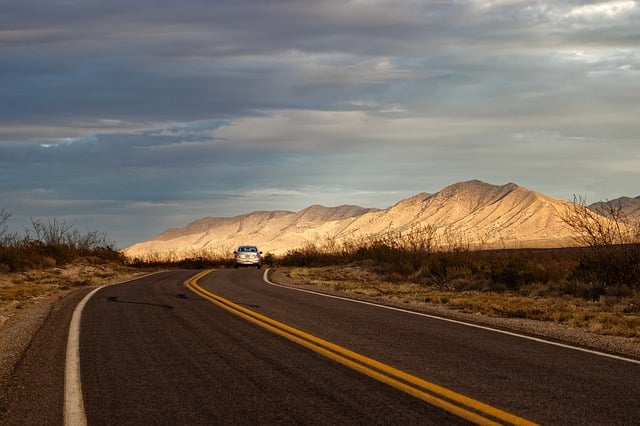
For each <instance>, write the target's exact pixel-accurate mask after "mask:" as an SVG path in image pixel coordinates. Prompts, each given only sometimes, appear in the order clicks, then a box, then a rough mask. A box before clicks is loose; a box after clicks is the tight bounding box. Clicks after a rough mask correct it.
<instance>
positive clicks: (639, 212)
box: [589, 196, 640, 222]
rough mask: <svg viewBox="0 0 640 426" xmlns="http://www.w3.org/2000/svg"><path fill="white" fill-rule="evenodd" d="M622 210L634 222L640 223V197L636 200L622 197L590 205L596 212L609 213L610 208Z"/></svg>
mask: <svg viewBox="0 0 640 426" xmlns="http://www.w3.org/2000/svg"><path fill="white" fill-rule="evenodd" d="M610 207H613V208H614V209H618V208H619V209H620V212H621V213H622V215H623V216H625V217H626V218H627V219H628V220H630V221H632V222H640V196H638V197H635V198H630V197H620V198H616V199H615V200H610V201H599V202H597V203H593V204H590V205H589V208H590V209H591V210H593V211H595V212H600V213H602V212H607V211H609V208H610Z"/></svg>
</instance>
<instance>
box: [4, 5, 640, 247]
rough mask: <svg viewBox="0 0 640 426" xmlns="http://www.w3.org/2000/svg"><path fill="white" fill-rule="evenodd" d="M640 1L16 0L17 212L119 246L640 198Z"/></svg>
mask: <svg viewBox="0 0 640 426" xmlns="http://www.w3.org/2000/svg"><path fill="white" fill-rule="evenodd" d="M638 117H640V2H638V1H630V0H614V1H567V0H553V1H545V0H540V1H519V0H495V1H484V0H470V1H462V0H450V1H431V0H423V1H411V0H409V1H402V0H351V1H349V0H309V1H306V0H299V1H286V0H282V1H271V0H250V1H241V0H230V1H227V0H224V1H222V0H221V1H216V0H153V1H152V0H109V1H105V0H28V1H25V0H0V210H2V209H4V210H5V211H8V212H9V213H11V215H12V216H11V218H10V219H9V221H8V224H9V226H10V229H17V230H19V231H21V230H23V229H24V227H28V224H30V223H31V222H30V221H31V219H37V220H41V221H47V220H51V219H56V220H59V221H64V222H65V223H67V224H71V225H73V226H75V227H76V228H77V229H79V230H80V231H82V232H84V231H100V232H104V233H106V234H107V236H108V238H109V239H111V240H112V241H114V242H115V243H116V245H117V246H118V247H120V248H124V247H127V246H128V245H131V244H133V243H135V242H139V241H144V240H147V239H150V238H151V237H153V236H155V235H157V234H159V233H160V232H162V231H163V230H165V229H167V228H169V227H177V226H185V225H186V224H188V223H190V222H191V221H193V220H196V219H198V218H201V217H206V216H235V215H239V214H245V213H250V212H253V211H257V210H289V211H298V210H301V209H303V208H305V207H308V206H310V205H313V204H321V205H325V206H338V205H342V204H354V205H359V206H363V207H377V208H386V207H389V206H391V205H393V204H395V203H396V202H398V201H400V200H402V199H403V198H406V197H409V196H412V195H415V194H417V193H420V192H429V193H435V192H437V191H439V190H441V189H443V188H444V187H446V186H449V185H451V184H454V183H457V182H461V181H466V180H471V179H479V180H482V181H484V182H487V183H491V184H496V185H503V184H506V183H509V182H513V183H516V184H518V185H521V186H524V187H526V188H528V189H531V190H534V191H538V192H541V193H543V194H545V195H549V196H552V197H557V198H561V199H567V200H572V199H573V197H574V195H579V196H582V197H585V198H586V199H587V201H588V202H595V201H599V200H611V199H615V198H617V197H620V196H631V197H635V196H638V195H640V185H639V183H640V119H639V118H638Z"/></svg>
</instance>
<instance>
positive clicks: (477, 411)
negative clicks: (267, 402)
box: [184, 270, 535, 425]
mask: <svg viewBox="0 0 640 426" xmlns="http://www.w3.org/2000/svg"><path fill="white" fill-rule="evenodd" d="M210 272H212V270H206V271H203V272H200V273H199V274H197V275H195V276H194V277H192V278H190V279H188V280H187V281H185V283H184V285H185V286H186V287H187V288H189V289H190V290H191V291H193V292H194V293H196V294H198V295H200V296H201V297H203V298H205V299H207V300H209V301H210V302H212V303H214V304H216V305H217V306H219V307H221V308H223V309H225V310H227V311H229V312H231V313H233V314H235V315H237V316H240V317H241V318H244V319H246V320H248V321H250V322H252V323H253V324H256V325H259V326H260V327H263V328H265V329H267V330H269V331H272V332H274V333H276V334H278V335H280V336H282V337H285V338H287V339H289V340H291V341H293V342H295V343H298V344H300V345H302V346H304V347H306V348H309V349H311V350H313V351H315V352H317V353H319V354H321V355H324V356H326V357H328V358H330V359H332V360H334V361H336V362H339V363H340V364H343V365H345V366H347V367H349V368H352V369H354V370H356V371H358V372H360V373H363V374H365V375H367V376H369V377H371V378H374V379H376V380H378V381H380V382H383V383H386V384H388V385H390V386H393V387H394V388H396V389H398V390H401V391H403V392H405V393H407V394H409V395H412V396H414V397H416V398H419V399H421V400H423V401H425V402H427V403H429V404H431V405H433V406H436V407H439V408H441V409H443V410H445V411H447V412H449V413H451V414H454V415H456V416H458V417H461V418H464V419H466V420H468V421H470V422H473V423H475V424H479V425H498V424H513V425H534V424H535V423H533V422H530V421H529V420H526V419H523V418H521V417H518V416H516V415H513V414H510V413H507V412H505V411H502V410H500V409H498V408H495V407H492V406H490V405H487V404H484V403H482V402H480V401H477V400H475V399H472V398H469V397H467V396H464V395H461V394H459V393H456V392H454V391H452V390H449V389H447V388H443V387H441V386H438V385H436V384H434V383H431V382H428V381H426V380H424V379H421V378H419V377H416V376H413V375H411V374H409V373H406V372H404V371H401V370H398V369H396V368H394V367H391V366H390V365H387V364H384V363H382V362H379V361H376V360H374V359H371V358H368V357H366V356H363V355H360V354H358V353H356V352H353V351H350V350H349V349H346V348H343V347H341V346H338V345H336V344H334V343H331V342H328V341H326V340H323V339H321V338H319V337H316V336H314V335H312V334H309V333H305V332H303V331H301V330H298V329H296V328H293V327H291V326H289V325H287V324H284V323H281V322H278V321H276V320H274V319H271V318H269V317H266V316H264V315H261V314H259V313H257V312H255V311H252V310H250V309H247V308H245V307H242V306H240V305H238V304H236V303H233V302H231V301H230V300H228V299H225V298H223V297H221V296H218V295H216V294H214V293H211V292H210V291H208V290H205V289H204V288H202V287H200V285H198V280H199V279H200V278H202V277H204V276H205V275H207V274H209V273H210Z"/></svg>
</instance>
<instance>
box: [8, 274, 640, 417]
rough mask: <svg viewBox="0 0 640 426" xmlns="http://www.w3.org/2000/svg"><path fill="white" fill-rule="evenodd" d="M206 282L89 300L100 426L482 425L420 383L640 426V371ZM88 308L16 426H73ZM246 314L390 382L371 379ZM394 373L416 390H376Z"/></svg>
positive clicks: (40, 351) (52, 320) (170, 281)
mask: <svg viewBox="0 0 640 426" xmlns="http://www.w3.org/2000/svg"><path fill="white" fill-rule="evenodd" d="M197 272H199V271H173V272H165V273H159V274H155V275H151V276H148V277H144V278H141V279H138V280H135V281H131V282H128V283H123V284H118V285H113V286H108V287H105V288H102V289H100V290H99V291H98V292H97V293H95V294H94V295H93V296H92V297H91V298H90V299H89V300H88V302H87V304H86V306H85V307H84V310H83V313H82V320H81V327H80V339H79V343H80V346H79V347H80V352H79V356H80V377H81V385H82V401H83V403H84V412H85V414H86V419H87V422H88V424H89V425H103V424H104V425H106V424H109V425H123V424H128V425H130V424H145V425H150V424H172V425H175V424H189V425H199V424H202V425H204V424H265V425H266V424H269V425H270V424H367V425H370V424H385V425H388V424H403V425H405V424H464V423H467V420H465V419H463V418H461V417H460V416H459V414H456V412H455V410H453V412H452V410H446V409H442V407H441V406H438V404H435V405H433V404H431V403H427V402H425V401H424V400H423V399H421V398H420V392H421V391H420V392H418V391H416V392H417V393H416V394H413V395H412V394H411V393H412V389H413V385H411V384H410V383H413V382H412V380H413V379H411V378H417V379H419V380H421V381H423V382H426V383H427V386H430V387H435V388H437V389H444V391H442V392H445V393H441V395H443V394H444V395H445V396H446V395H453V396H452V397H450V398H449V400H450V401H454V402H457V401H458V400H459V399H464V400H465V401H467V402H466V403H465V404H463V405H464V406H465V407H467V408H468V407H470V406H473V404H476V403H477V404H480V405H481V407H489V408H495V410H496V412H499V413H507V414H509V415H512V416H513V417H512V419H516V420H518V421H519V420H522V421H525V420H528V421H531V422H537V423H542V424H558V425H570V424H581V425H585V424H619V425H627V424H628V425H637V424H640V380H639V379H640V365H639V364H637V363H633V362H627V361H625V360H620V359H614V358H609V357H605V356H600V355H597V354H592V353H586V352H582V351H577V350H573V349H570V348H564V347H559V346H554V345H550V344H547V343H543V342H536V341H532V340H528V339H523V338H520V337H514V336H510V335H505V334H502V333H498V332H495V331H490V330H484V329H478V328H474V327H469V326H465V325H461V324H456V323H451V322H446V321H442V320H438V319H433V318H428V317H425V316H419V315H415V314H411V313H407V312H401V311H396V310H389V309H383V308H380V307H375V306H370V305H365V304H360V303H355V302H350V301H345V300H339V299H335V298H328V297H324V296H320V295H315V294H310V293H305V292H300V291H295V290H291V289H287V288H282V287H278V286H274V285H270V284H268V283H267V282H265V281H264V280H263V271H259V270H256V269H240V270H232V269H222V270H218V271H214V272H213V273H210V274H207V275H204V276H202V277H200V278H199V279H198V280H197V286H198V288H199V289H201V292H194V291H192V290H191V289H189V288H187V287H186V286H185V284H184V283H185V281H187V280H188V279H189V278H191V277H193V276H194V275H195V274H196V273H197ZM192 288H193V287H192ZM85 294H86V292H85ZM208 294H211V295H215V297H220V298H223V299H221V300H227V301H230V302H233V304H234V306H236V307H237V308H234V309H236V310H237V312H236V311H233V309H223V308H222V307H221V306H220V303H218V304H216V303H213V302H212V300H213V301H215V300H214V299H213V296H212V297H211V298H209V297H208V296H207V295H208ZM203 295H204V296H205V297H203ZM83 297H84V294H83V293H78V294H75V295H74V296H72V297H70V298H67V299H66V300H64V301H63V302H61V303H60V304H59V306H57V307H56V309H54V311H53V312H52V313H51V315H50V316H49V318H48V319H47V321H46V322H45V324H44V325H43V327H42V329H41V330H40V331H39V332H38V334H37V335H36V336H35V338H34V340H33V342H32V344H31V346H30V348H29V350H28V351H27V353H26V354H25V356H24V358H23V359H22V360H21V362H20V364H19V366H18V369H17V370H16V373H15V374H14V378H13V382H12V383H11V387H10V390H9V392H8V393H7V394H8V396H7V400H6V401H4V403H3V404H4V407H5V408H4V412H3V413H2V418H1V419H0V420H1V421H0V423H2V424H6V425H12V424H62V423H63V412H64V389H65V384H64V373H65V371H64V365H65V351H66V343H67V341H66V339H67V330H68V324H69V321H70V319H71V315H72V313H73V310H74V309H75V307H76V305H77V304H78V302H79V301H80V300H81V299H82V298H83ZM230 310H231V312H230ZM241 310H249V311H247V312H252V313H255V316H256V318H258V317H259V318H266V320H264V321H273V323H274V324H275V323H276V322H277V324H281V323H284V324H287V325H288V326H290V327H292V328H293V329H294V330H297V331H295V333H300V335H302V333H304V335H308V336H312V337H311V338H308V339H307V340H308V341H314V342H315V341H316V340H317V341H322V342H329V343H325V344H326V345H328V344H331V345H335V347H337V348H339V349H336V350H335V351H336V353H338V352H340V351H343V350H344V351H352V353H356V354H357V359H360V358H362V359H364V360H369V361H366V363H367V365H370V363H373V362H374V361H375V362H378V363H381V365H383V367H377V368H378V370H376V372H375V373H374V374H369V375H368V374H363V372H362V371H357V370H358V369H357V367H352V366H349V365H345V363H344V362H343V363H341V362H337V361H336V360H335V359H332V358H331V355H326V354H322V353H319V351H316V350H311V349H309V347H308V346H305V345H304V342H303V344H300V342H295V341H292V340H295V339H296V338H295V337H294V338H291V337H287V336H283V334H278V333H277V332H275V333H274V332H273V331H270V330H267V329H265V328H264V327H265V326H264V325H261V324H259V323H258V321H256V320H252V319H251V318H249V319H250V320H247V318H248V317H247V318H243V317H241V315H243V314H242V313H240V314H239V313H238V312H241ZM245 315H246V314H245ZM251 315H254V314H251ZM283 327H284V326H283ZM298 330H299V331H298ZM301 340H302V339H301ZM320 352H321V351H320ZM350 353H351V352H350ZM353 359H356V356H355V355H354V356H353ZM349 363H355V361H351V360H349V361H348V362H346V364H349ZM387 367H388V368H389V369H393V370H394V371H399V372H400V373H401V374H402V375H403V376H402V380H403V383H401V384H400V385H394V384H393V383H391V384H389V383H386V382H385V383H383V382H384V381H385V380H384V379H379V378H376V375H380V376H382V375H383V374H382V373H380V372H384V371H386V370H385V369H386V368H387ZM400 373H397V374H400ZM397 377H399V376H397ZM403 386H404V387H405V388H409V390H408V391H407V389H404V390H403ZM446 392H450V394H449V393H446ZM416 395H417V397H416ZM445 399H446V398H445ZM469 401H470V402H469ZM469 410H470V411H474V410H475V409H474V408H469ZM483 410H484V409H483V408H480V409H477V410H476V413H480V415H481V416H484V413H485V412H487V411H483ZM510 418H511V417H510ZM493 420H496V421H497V422H498V423H503V421H502V420H500V418H498V417H494V418H493Z"/></svg>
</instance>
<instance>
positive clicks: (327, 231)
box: [123, 180, 640, 260]
mask: <svg viewBox="0 0 640 426" xmlns="http://www.w3.org/2000/svg"><path fill="white" fill-rule="evenodd" d="M616 202H617V203H619V205H620V206H621V208H622V209H623V211H624V212H625V213H626V214H627V215H628V216H629V217H634V218H638V219H640V197H636V198H629V197H623V198H620V199H618V200H612V201H608V203H616ZM571 207H572V203H571V202H568V201H565V200H560V199H557V198H552V197H548V196H546V195H543V194H541V193H538V192H535V191H531V190H529V189H526V188H523V187H521V186H518V185H516V184H514V183H508V184H505V185H492V184H488V183H485V182H481V181H478V180H470V181H466V182H460V183H456V184H454V185H451V186H448V187H446V188H444V189H442V190H441V191H439V192H437V193H435V194H429V193H420V194H417V195H414V196H412V197H409V198H406V199H403V200H401V201H399V202H398V203H396V204H395V205H393V206H391V207H389V208H386V209H377V208H364V207H359V206H353V205H342V206H338V207H324V206H320V205H313V206H310V207H307V208H305V209H303V210H300V211H298V212H291V211H286V210H277V211H256V212H252V213H248V214H244V215H240V216H234V217H206V218H202V219H199V220H196V221H194V222H192V223H190V224H188V225H187V226H185V227H180V228H170V229H168V230H166V231H164V232H162V233H161V234H159V235H157V236H156V237H154V238H152V239H151V240H148V241H144V242H140V243H137V244H134V245H132V246H130V247H128V248H126V249H125V250H124V251H123V252H124V254H125V255H126V256H127V257H129V258H140V259H147V260H149V259H155V260H161V259H162V260H169V259H170V260H178V259H182V258H188V257H194V256H200V255H205V254H216V255H222V256H227V255H230V254H231V252H233V250H234V249H235V247H236V246H238V245H241V244H253V245H258V246H259V247H260V249H261V250H262V251H263V252H265V253H273V254H284V253H286V252H287V251H290V250H293V249H296V248H300V247H303V246H304V245H305V244H309V243H314V244H319V245H322V244H323V242H324V241H327V240H331V241H334V242H340V241H344V240H348V239H351V240H357V239H359V238H371V237H376V236H383V235H385V234H386V233H388V232H390V231H392V232H406V231H409V230H411V229H415V228H416V227H428V228H429V229H432V230H435V235H436V236H437V237H438V241H439V242H440V243H441V244H444V245H446V244H449V245H451V244H467V245H469V246H471V247H485V248H517V247H522V248H524V247H564V246H569V245H575V240H574V238H573V237H574V235H572V233H571V231H570V230H569V229H568V228H567V227H566V226H565V225H564V223H563V222H562V220H561V219H560V215H561V214H562V212H564V211H566V209H568V208H571ZM589 207H593V208H594V209H595V210H596V211H597V210H598V208H601V207H602V204H601V203H595V204H594V205H592V206H589Z"/></svg>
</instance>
